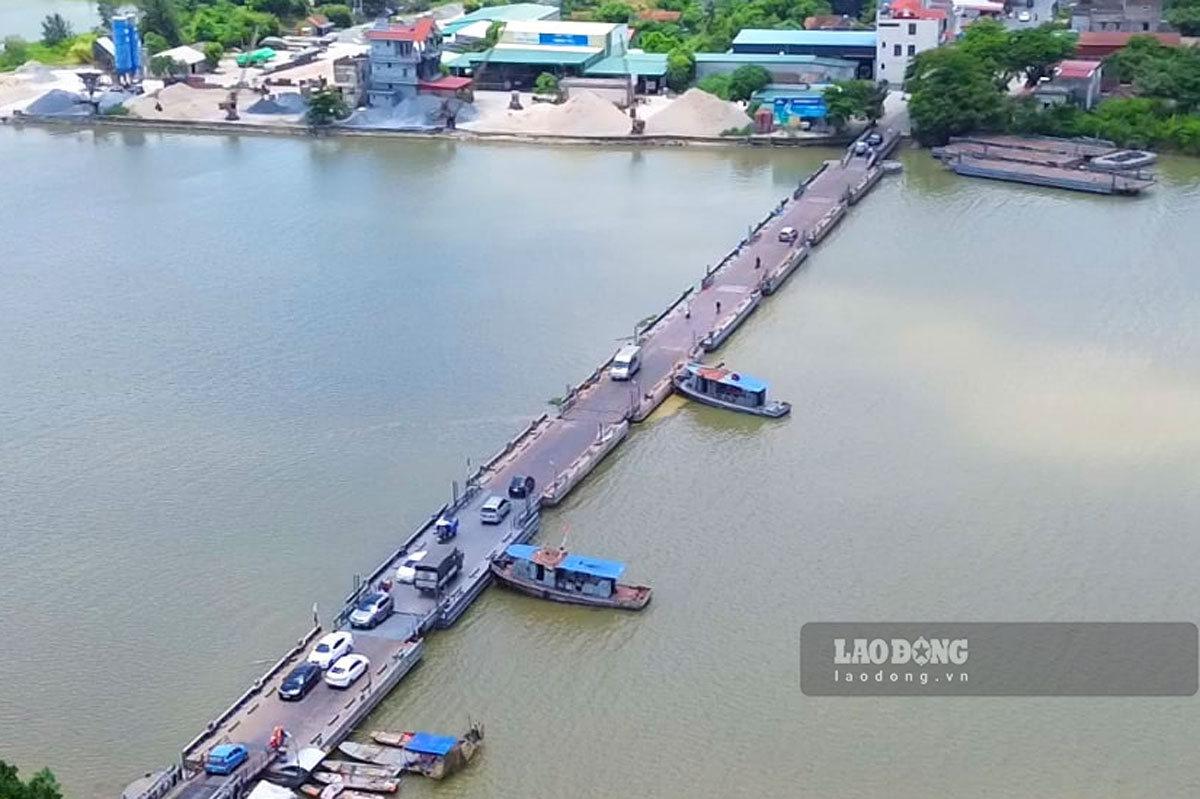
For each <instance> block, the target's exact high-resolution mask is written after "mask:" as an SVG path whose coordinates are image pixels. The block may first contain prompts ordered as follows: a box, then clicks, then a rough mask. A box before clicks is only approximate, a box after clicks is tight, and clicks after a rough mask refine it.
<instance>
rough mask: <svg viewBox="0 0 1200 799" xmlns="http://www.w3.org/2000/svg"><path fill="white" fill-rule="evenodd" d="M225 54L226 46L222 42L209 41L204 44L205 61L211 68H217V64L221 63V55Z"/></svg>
mask: <svg viewBox="0 0 1200 799" xmlns="http://www.w3.org/2000/svg"><path fill="white" fill-rule="evenodd" d="M223 55H225V48H224V47H222V46H221V43H220V42H209V43H208V44H206V45H204V63H206V64H208V68H209V69H216V68H217V64H219V63H221V56H223Z"/></svg>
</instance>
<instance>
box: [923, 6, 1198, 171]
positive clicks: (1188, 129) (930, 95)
mask: <svg viewBox="0 0 1200 799" xmlns="http://www.w3.org/2000/svg"><path fill="white" fill-rule="evenodd" d="M1074 53H1075V35H1074V34H1073V33H1071V32H1069V31H1066V30H1063V29H1061V28H1056V27H1054V26H1053V25H1050V24H1048V25H1043V26H1041V27H1039V28H1029V29H1023V30H1017V31H1009V30H1006V29H1005V28H1004V26H1003V25H1001V24H1000V23H997V22H993V21H990V20H981V21H978V22H975V23H973V24H971V25H969V26H968V27H967V28H966V31H965V33H964V36H963V38H962V39H961V40H959V41H958V42H956V43H954V44H949V45H945V46H943V47H940V48H937V49H935V50H927V51H925V52H923V53H920V54H918V55H917V57H916V58H915V59H914V60H913V63H912V64H911V65H910V66H909V69H908V73H907V74H906V76H905V90H906V91H907V92H908V93H909V95H910V99H909V105H908V108H909V114H910V117H911V119H912V125H913V138H914V139H916V141H917V142H919V143H920V144H922V145H925V146H934V145H940V144H945V143H946V142H947V140H949V138H950V137H951V136H962V135H966V134H969V133H973V132H993V133H1012V134H1017V135H1043V136H1058V137H1064V138H1074V137H1088V138H1099V139H1107V140H1110V141H1113V142H1115V143H1116V144H1117V145H1119V146H1121V147H1134V148H1139V149H1141V148H1152V149H1157V150H1163V151H1171V152H1176V153H1181V154H1183V155H1191V156H1197V155H1200V48H1196V47H1167V46H1165V45H1163V44H1161V43H1159V42H1158V41H1157V40H1155V39H1154V38H1152V37H1150V36H1136V37H1134V38H1132V39H1131V40H1130V42H1129V44H1128V45H1127V46H1126V47H1125V48H1123V49H1121V50H1118V51H1117V52H1116V53H1114V54H1112V55H1111V56H1109V57H1108V58H1106V59H1104V62H1103V63H1104V67H1103V69H1104V73H1105V74H1106V75H1109V76H1114V77H1116V78H1117V79H1118V81H1119V86H1118V89H1117V92H1116V94H1117V95H1118V96H1110V97H1108V98H1106V99H1104V100H1102V101H1101V102H1100V103H1099V104H1098V105H1097V106H1096V107H1095V108H1094V109H1091V110H1084V109H1082V108H1079V107H1077V106H1074V105H1058V106H1052V107H1050V108H1041V107H1039V104H1038V102H1037V101H1036V99H1035V98H1033V97H1032V96H1030V95H1028V94H1022V95H1014V94H1011V93H1010V91H1009V90H1010V87H1011V86H1012V85H1013V83H1014V82H1015V81H1017V80H1023V82H1024V86H1025V88H1026V89H1028V88H1032V87H1033V86H1036V85H1037V82H1038V80H1039V79H1040V78H1042V77H1043V76H1046V75H1049V74H1050V71H1051V70H1052V68H1053V66H1054V64H1056V63H1057V62H1059V61H1061V60H1063V59H1065V58H1071V57H1072V56H1073V55H1074Z"/></svg>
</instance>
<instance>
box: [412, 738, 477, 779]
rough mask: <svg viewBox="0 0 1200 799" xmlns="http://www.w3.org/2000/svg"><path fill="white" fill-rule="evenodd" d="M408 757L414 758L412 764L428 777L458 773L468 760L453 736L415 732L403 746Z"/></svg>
mask: <svg viewBox="0 0 1200 799" xmlns="http://www.w3.org/2000/svg"><path fill="white" fill-rule="evenodd" d="M404 749H405V751H407V752H408V753H409V754H410V755H415V756H416V761H415V762H414V763H412V765H413V766H415V767H416V769H417V770H418V771H420V772H421V773H422V774H426V775H428V776H435V775H440V776H438V778H439V779H440V777H441V776H445V775H447V774H451V773H453V772H455V771H458V770H459V769H461V768H462V767H463V766H465V765H466V764H467V760H468V759H469V758H468V757H467V756H466V753H465V752H463V751H462V748H461V747H460V746H459V741H458V739H457V738H455V737H454V736H453V735H434V734H433V733H431V732H415V733H413V735H412V738H410V739H408V742H407V743H405V744H404Z"/></svg>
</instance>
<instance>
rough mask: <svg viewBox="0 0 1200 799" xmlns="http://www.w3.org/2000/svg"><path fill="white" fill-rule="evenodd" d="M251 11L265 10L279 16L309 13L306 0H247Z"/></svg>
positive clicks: (288, 16) (292, 16) (247, 5)
mask: <svg viewBox="0 0 1200 799" xmlns="http://www.w3.org/2000/svg"><path fill="white" fill-rule="evenodd" d="M246 7H247V8H249V9H250V10H251V11H263V12H266V13H268V14H274V15H275V16H277V17H287V18H295V17H301V16H304V15H305V14H307V13H308V4H307V3H306V2H305V0H246Z"/></svg>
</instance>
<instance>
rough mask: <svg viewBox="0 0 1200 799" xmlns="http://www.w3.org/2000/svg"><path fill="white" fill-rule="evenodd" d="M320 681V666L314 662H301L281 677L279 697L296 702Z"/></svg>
mask: <svg viewBox="0 0 1200 799" xmlns="http://www.w3.org/2000/svg"><path fill="white" fill-rule="evenodd" d="M320 681H321V667H320V666H318V665H317V664H316V663H301V664H300V665H299V666H297V667H296V668H294V669H292V671H291V673H290V674H288V676H286V677H284V678H283V683H282V684H281V685H280V686H279V698H280V699H282V700H284V701H285V702H298V701H300V700H301V699H303V698H304V697H305V696H307V695H308V692H309V691H311V690H312V689H313V687H314V686H315V685H316V684H317V683H319V682H320Z"/></svg>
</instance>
